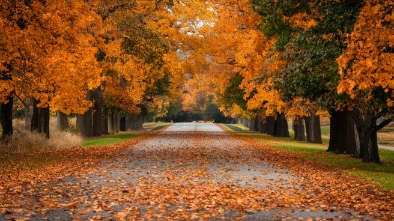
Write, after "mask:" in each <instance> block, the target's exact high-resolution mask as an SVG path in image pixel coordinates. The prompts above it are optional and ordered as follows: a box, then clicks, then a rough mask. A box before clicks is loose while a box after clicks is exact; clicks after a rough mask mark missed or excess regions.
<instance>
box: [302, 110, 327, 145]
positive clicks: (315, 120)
mask: <svg viewBox="0 0 394 221" xmlns="http://www.w3.org/2000/svg"><path fill="white" fill-rule="evenodd" d="M305 126H306V139H307V141H308V142H310V143H323V141H322V139H321V131H320V116H318V115H316V111H311V115H310V116H308V117H306V118H305Z"/></svg>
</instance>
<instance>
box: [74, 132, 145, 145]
mask: <svg viewBox="0 0 394 221" xmlns="http://www.w3.org/2000/svg"><path fill="white" fill-rule="evenodd" d="M140 135H142V132H137V133H128V132H126V133H120V134H115V135H109V136H105V137H98V138H92V139H87V140H85V141H84V142H83V144H82V146H84V147H88V146H97V145H107V144H113V143H118V142H122V141H125V140H130V139H133V138H136V137H139V136H140Z"/></svg>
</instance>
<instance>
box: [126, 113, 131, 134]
mask: <svg viewBox="0 0 394 221" xmlns="http://www.w3.org/2000/svg"><path fill="white" fill-rule="evenodd" d="M131 124H132V121H131V116H130V114H129V113H126V116H125V127H126V128H125V129H126V131H129V130H131Z"/></svg>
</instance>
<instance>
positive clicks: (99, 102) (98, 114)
mask: <svg viewBox="0 0 394 221" xmlns="http://www.w3.org/2000/svg"><path fill="white" fill-rule="evenodd" d="M92 95H93V132H92V133H93V136H95V137H98V136H101V134H104V132H103V131H102V128H103V127H102V123H103V120H102V119H103V106H104V100H103V92H102V91H101V88H96V89H95V90H94V91H93V94H92Z"/></svg>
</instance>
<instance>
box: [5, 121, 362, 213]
mask: <svg viewBox="0 0 394 221" xmlns="http://www.w3.org/2000/svg"><path fill="white" fill-rule="evenodd" d="M121 156H122V157H119V158H116V159H112V160H107V161H105V162H103V163H102V164H101V165H100V166H99V167H94V168H91V169H89V170H86V171H81V172H80V173H78V174H74V175H68V176H65V177H62V178H60V181H59V182H54V183H43V184H40V188H42V189H43V190H45V191H44V192H40V193H37V192H36V193H33V192H32V191H29V190H25V191H26V197H24V198H22V199H20V200H18V201H15V202H13V203H15V205H18V206H19V208H20V210H18V211H19V212H17V213H12V214H11V213H9V214H3V216H1V215H0V220H1V219H11V218H12V217H14V218H15V217H16V218H21V217H22V218H27V220H42V219H49V220H72V219H76V220H95V219H97V220H98V219H102V220H109V219H116V220H122V219H126V220H204V219H206V220H221V219H226V220H298V219H307V218H313V219H315V220H316V219H317V220H322V219H331V220H341V219H345V220H348V219H359V218H360V217H361V216H359V215H357V213H356V212H355V211H352V210H349V209H345V208H340V207H338V205H330V203H329V202H328V201H325V200H324V198H323V199H322V198H321V197H320V198H317V197H316V199H314V198H313V197H312V198H310V197H311V196H310V194H316V196H317V195H318V194H321V192H318V191H313V192H309V195H305V194H304V191H306V190H305V189H304V188H305V185H304V184H302V182H304V181H305V179H306V178H305V177H304V178H301V177H299V176H298V175H296V174H294V173H293V172H291V171H290V170H288V169H285V168H280V167H277V166H274V165H271V164H268V163H265V162H264V161H263V159H264V157H265V156H264V151H262V150H261V149H258V148H256V147H255V146H253V144H250V143H248V142H246V141H244V140H241V139H237V138H235V137H233V136H231V135H230V134H228V133H226V132H224V131H223V130H222V129H221V128H219V127H218V126H216V125H215V124H210V123H195V122H193V123H177V124H174V125H172V126H170V127H168V128H167V129H166V130H165V131H162V132H160V133H158V134H156V135H152V136H151V137H149V139H145V140H142V141H141V142H139V143H137V144H136V145H135V146H134V147H130V148H129V149H127V150H126V151H124V152H122V153H121ZM302 180H304V181H302ZM301 181H302V182H301ZM44 193H45V194H44ZM308 197H309V198H308ZM323 205H324V206H323ZM362 218H364V219H369V218H370V217H367V216H363V217H362Z"/></svg>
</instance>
